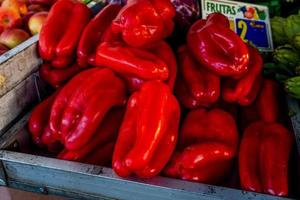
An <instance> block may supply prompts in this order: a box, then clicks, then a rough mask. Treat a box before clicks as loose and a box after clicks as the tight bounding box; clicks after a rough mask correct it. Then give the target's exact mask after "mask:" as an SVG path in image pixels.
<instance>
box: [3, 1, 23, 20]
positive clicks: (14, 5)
mask: <svg viewBox="0 0 300 200" xmlns="http://www.w3.org/2000/svg"><path fill="white" fill-rule="evenodd" d="M1 8H3V9H5V10H11V11H12V12H14V13H15V15H18V16H19V18H20V14H21V13H20V7H19V3H18V1H17V0H4V1H3V2H2V4H1Z"/></svg>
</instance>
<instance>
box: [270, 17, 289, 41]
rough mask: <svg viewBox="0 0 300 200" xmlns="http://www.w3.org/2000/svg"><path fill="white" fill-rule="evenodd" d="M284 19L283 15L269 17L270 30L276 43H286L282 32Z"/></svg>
mask: <svg viewBox="0 0 300 200" xmlns="http://www.w3.org/2000/svg"><path fill="white" fill-rule="evenodd" d="M285 22H286V19H285V18H283V17H278V16H275V17H273V18H272V19H271V30H272V36H273V41H274V43H275V44H276V45H283V44H285V43H287V37H286V35H285V32H284V28H283V27H284V26H283V24H285Z"/></svg>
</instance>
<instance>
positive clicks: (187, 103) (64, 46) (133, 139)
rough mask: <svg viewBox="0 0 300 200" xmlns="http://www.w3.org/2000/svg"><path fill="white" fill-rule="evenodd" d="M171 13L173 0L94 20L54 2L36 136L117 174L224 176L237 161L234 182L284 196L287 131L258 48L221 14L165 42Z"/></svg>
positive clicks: (134, 3)
mask: <svg viewBox="0 0 300 200" xmlns="http://www.w3.org/2000/svg"><path fill="white" fill-rule="evenodd" d="M174 16H175V9H174V7H173V5H172V3H171V2H170V1H169V0H129V1H127V4H126V5H125V6H123V7H121V6H120V5H114V4H109V5H107V6H106V7H105V8H104V9H102V10H101V11H100V12H99V13H98V14H97V15H96V16H94V17H92V14H91V11H90V9H89V8H87V7H86V6H85V5H83V4H81V3H79V2H75V1H72V0H59V1H57V2H56V3H55V4H54V6H53V7H52V8H51V10H50V13H49V17H48V18H47V20H46V22H45V24H44V26H43V28H42V30H41V33H40V40H39V54H40V56H41V57H42V58H43V60H44V64H43V65H42V66H41V68H40V76H41V77H42V78H43V79H44V80H45V81H46V82H47V83H49V84H50V85H51V86H53V87H54V88H57V90H56V92H55V93H54V94H52V95H51V96H50V97H48V98H47V99H46V100H44V101H43V102H41V103H40V104H39V105H37V106H36V107H35V108H34V110H33V111H32V114H31V117H30V119H29V130H30V133H31V134H32V139H33V142H34V143H35V144H36V145H38V146H39V147H41V148H47V149H48V150H49V151H51V152H53V153H56V155H57V157H58V158H60V159H65V160H73V161H79V162H85V163H92V164H99V165H109V163H112V164H111V166H112V168H113V169H114V171H115V172H116V174H117V175H119V176H121V177H127V176H129V175H136V176H138V177H141V178H151V177H154V176H156V175H158V174H162V175H165V176H169V177H175V178H180V179H184V180H191V181H198V182H203V183H210V184H214V183H216V184H220V183H222V181H223V180H224V179H225V178H226V177H228V176H229V174H230V173H231V171H232V170H233V166H234V163H235V160H238V168H239V170H238V171H239V177H240V186H241V188H242V189H245V190H251V191H255V192H263V193H269V194H273V195H278V196H287V195H288V194H289V191H288V189H289V185H288V183H289V180H288V172H289V171H288V168H289V157H290V152H291V148H292V145H293V137H292V133H291V132H290V131H289V130H288V129H287V128H286V127H285V126H284V125H283V124H282V123H281V121H280V116H281V115H282V113H280V109H279V108H280V107H279V102H278V99H277V96H278V92H279V88H278V85H277V84H276V82H274V81H272V80H268V79H264V78H263V76H262V68H263V60H262V57H261V56H260V53H259V52H258V50H257V49H256V48H255V47H252V46H250V45H249V44H246V43H244V42H243V41H242V40H241V39H240V37H239V36H238V35H236V34H235V33H234V32H233V31H231V30H230V28H229V21H228V19H227V18H226V17H225V16H223V15H222V14H218V13H214V14H211V15H209V16H208V17H207V19H200V20H198V21H196V22H195V23H194V24H193V25H192V26H191V27H190V29H189V31H188V33H187V35H186V43H185V44H182V45H181V46H180V47H179V48H178V49H177V50H173V49H172V48H171V46H170V45H169V44H168V43H167V42H166V40H165V39H166V38H168V37H169V36H170V35H171V34H172V32H173V30H174V25H175V24H174V22H173V18H174Z"/></svg>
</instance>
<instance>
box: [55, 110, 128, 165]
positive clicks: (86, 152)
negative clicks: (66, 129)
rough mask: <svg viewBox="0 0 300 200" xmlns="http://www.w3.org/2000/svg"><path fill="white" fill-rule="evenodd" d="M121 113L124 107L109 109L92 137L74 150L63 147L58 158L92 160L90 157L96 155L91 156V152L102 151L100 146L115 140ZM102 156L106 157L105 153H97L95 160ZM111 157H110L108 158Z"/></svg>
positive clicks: (121, 116) (122, 113) (121, 117)
mask: <svg viewBox="0 0 300 200" xmlns="http://www.w3.org/2000/svg"><path fill="white" fill-rule="evenodd" d="M123 115H124V109H113V110H111V111H110V112H109V113H108V114H107V116H105V118H104V119H103V121H102V123H101V125H100V126H99V127H98V129H97V130H96V132H95V134H94V137H93V138H91V139H90V141H89V142H88V143H87V144H86V145H85V146H84V147H82V148H80V149H76V150H68V149H65V150H64V151H62V152H61V153H60V154H59V155H58V158H59V159H63V160H72V161H84V160H87V159H89V161H92V159H91V158H90V157H93V158H94V157H95V156H96V155H95V156H91V154H93V153H92V152H94V151H96V152H98V151H102V146H105V145H107V144H109V143H113V144H114V143H115V142H116V139H117V137H118V131H119V128H120V126H121V123H122V120H123ZM112 151H113V150H112ZM111 154H112V152H111ZM102 157H107V155H98V159H96V161H97V162H98V161H99V162H100V161H101V160H102V159H101V158H102ZM111 158H112V157H110V159H111ZM103 161H104V162H106V161H107V159H103Z"/></svg>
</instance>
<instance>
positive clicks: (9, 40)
mask: <svg viewBox="0 0 300 200" xmlns="http://www.w3.org/2000/svg"><path fill="white" fill-rule="evenodd" d="M29 37H30V36H29V34H28V33H27V32H26V31H24V30H22V29H6V30H4V31H3V32H2V33H1V35H0V43H2V44H4V45H5V46H7V47H8V48H10V49H12V48H14V47H15V46H17V45H19V44H21V43H22V42H24V41H25V40H27V39H28V38H29Z"/></svg>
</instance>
